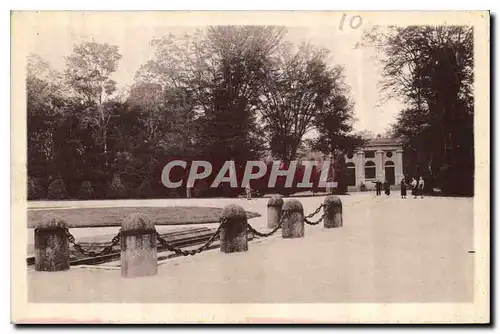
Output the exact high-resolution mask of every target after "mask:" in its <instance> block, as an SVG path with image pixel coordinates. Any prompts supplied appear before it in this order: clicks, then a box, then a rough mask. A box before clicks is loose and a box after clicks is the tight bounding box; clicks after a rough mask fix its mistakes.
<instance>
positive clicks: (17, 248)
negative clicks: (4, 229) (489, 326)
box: [11, 11, 490, 324]
mask: <svg viewBox="0 0 500 334" xmlns="http://www.w3.org/2000/svg"><path fill="white" fill-rule="evenodd" d="M11 27H12V30H11V34H12V57H11V59H12V77H11V87H12V99H11V100H12V109H11V115H12V117H11V119H12V124H11V129H12V130H11V136H12V160H11V170H12V179H11V182H12V194H11V196H12V215H11V216H12V221H11V240H12V246H11V247H12V251H11V263H12V275H11V282H12V297H11V298H12V299H11V305H12V314H11V321H12V322H13V323H16V324H32V323H37V324H39V323H51V324H63V323H64V324H67V323H96V324H108V323H127V324H128V323H139V324H162V323H164V324H174V323H175V324H186V323H198V324H207V323H218V324H221V323H224V324H225V323H231V324H256V323H257V324H262V323H265V324H270V323H273V324H274V323H277V324H287V323H311V324H314V323H321V324H358V323H363V324H375V323H376V324H389V323H415V324H417V323H445V324H455V323H457V324H471V323H474V324H485V323H489V322H490V306H489V302H490V177H489V175H490V132H489V130H490V82H489V78H490V34H489V29H490V13H489V12H487V11H471V12H465V11H450V12H446V11H442V12H431V11H429V12H426V11H419V12H417V11H416V12H403V11H402V12H397V11H394V12H392V11H385V12H376V11H373V12H372V11H366V12H352V11H346V12H342V11H324V12H321V11H317V12H313V11H311V12H306V11H304V12H300V11H290V12H287V11H283V12H279V11H261V12H250V11H249V12H244V11H240V12H231V11H226V12H224V11H221V12H216V11H212V12H209V11H207V12H203V11H199V12H193V11H190V12H168V11H149V12H148V11H143V12H141V11H137V12H134V11H123V12H122V11H116V12H113V11H103V12H100V11H88V12H83V11H13V12H12V13H11Z"/></svg>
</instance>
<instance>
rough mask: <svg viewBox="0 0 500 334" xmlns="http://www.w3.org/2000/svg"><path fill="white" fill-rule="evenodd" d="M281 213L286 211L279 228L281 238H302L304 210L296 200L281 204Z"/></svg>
mask: <svg viewBox="0 0 500 334" xmlns="http://www.w3.org/2000/svg"><path fill="white" fill-rule="evenodd" d="M283 211H287V215H286V216H285V218H284V219H283V226H282V227H281V234H282V236H283V238H302V237H304V208H303V207H302V204H301V203H300V202H299V201H298V200H296V199H291V200H288V201H286V202H285V204H283Z"/></svg>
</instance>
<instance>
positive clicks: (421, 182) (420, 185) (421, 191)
mask: <svg viewBox="0 0 500 334" xmlns="http://www.w3.org/2000/svg"><path fill="white" fill-rule="evenodd" d="M418 193H419V194H420V198H424V179H423V178H422V177H420V179H419V180H418Z"/></svg>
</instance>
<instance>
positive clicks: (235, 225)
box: [220, 204, 248, 253]
mask: <svg viewBox="0 0 500 334" xmlns="http://www.w3.org/2000/svg"><path fill="white" fill-rule="evenodd" d="M221 218H222V219H225V220H226V223H225V225H224V226H223V227H222V229H221V231H220V250H221V252H223V253H234V252H246V251H247V250H248V240H247V213H246V212H245V210H244V209H243V208H242V207H241V206H239V205H236V204H230V205H228V206H226V207H225V208H224V210H222V214H221Z"/></svg>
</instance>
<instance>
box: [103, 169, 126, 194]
mask: <svg viewBox="0 0 500 334" xmlns="http://www.w3.org/2000/svg"><path fill="white" fill-rule="evenodd" d="M126 193H127V191H126V189H125V186H124V185H123V183H122V180H121V179H120V176H119V175H118V174H115V175H114V176H113V179H112V180H111V183H110V184H109V187H108V192H107V197H108V198H124V197H125V196H126Z"/></svg>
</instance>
